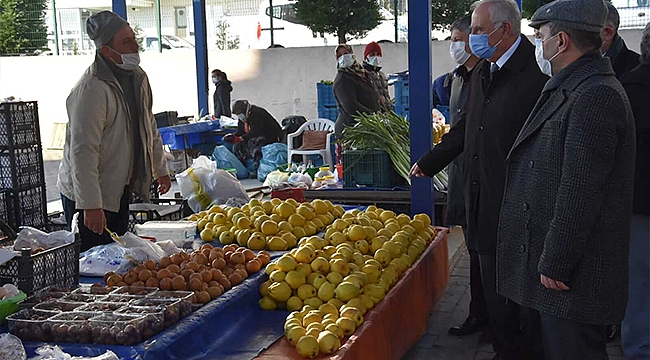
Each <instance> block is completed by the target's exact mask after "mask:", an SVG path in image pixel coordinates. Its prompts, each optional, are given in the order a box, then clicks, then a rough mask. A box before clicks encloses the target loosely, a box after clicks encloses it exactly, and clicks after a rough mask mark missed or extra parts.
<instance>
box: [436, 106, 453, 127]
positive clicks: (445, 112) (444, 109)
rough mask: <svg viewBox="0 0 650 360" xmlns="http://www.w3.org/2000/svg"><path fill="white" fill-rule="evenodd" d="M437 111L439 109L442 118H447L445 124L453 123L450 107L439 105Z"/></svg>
mask: <svg viewBox="0 0 650 360" xmlns="http://www.w3.org/2000/svg"><path fill="white" fill-rule="evenodd" d="M436 109H438V111H440V112H441V113H442V116H444V117H445V124H449V122H450V121H451V117H450V113H449V106H444V105H438V106H436Z"/></svg>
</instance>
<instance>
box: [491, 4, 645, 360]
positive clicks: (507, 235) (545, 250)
mask: <svg viewBox="0 0 650 360" xmlns="http://www.w3.org/2000/svg"><path fill="white" fill-rule="evenodd" d="M606 17H607V6H606V5H605V2H604V1H603V0H561V1H554V2H552V3H549V4H547V5H544V6H542V7H541V8H539V9H538V10H537V11H536V12H535V14H534V15H533V17H532V18H531V22H530V26H532V27H533V28H535V29H536V30H535V37H536V45H537V54H538V57H537V61H538V63H539V65H540V68H542V69H551V73H552V75H553V77H552V78H551V79H550V80H549V81H548V83H546V86H545V87H544V90H543V91H542V94H541V96H540V98H539V100H538V102H537V104H536V105H535V108H534V109H533V111H532V113H531V114H530V116H529V117H528V120H527V121H526V124H525V125H524V127H523V128H522V130H521V132H520V133H519V136H518V137H517V140H516V141H515V143H514V145H513V146H512V149H511V150H510V153H509V155H508V157H507V159H506V168H507V170H506V174H507V176H506V181H505V184H506V185H505V192H504V196H503V206H502V208H501V215H500V218H499V236H498V245H497V249H498V251H497V263H498V266H497V268H498V276H497V284H498V291H499V293H500V294H501V295H503V296H505V297H506V298H508V299H509V300H510V301H511V302H514V303H517V304H519V305H520V306H521V308H522V309H526V310H527V311H528V312H533V313H535V312H536V313H538V314H539V317H540V323H541V339H542V342H543V348H544V355H545V356H546V359H548V360H555V359H591V360H601V359H602V360H606V359H608V354H607V349H606V346H607V324H615V323H617V322H619V321H621V320H622V319H623V315H624V314H625V307H626V304H627V296H628V251H629V248H628V245H629V235H630V228H629V225H628V224H630V217H631V211H632V193H633V186H634V164H635V159H634V158H635V155H636V150H635V134H634V118H633V114H632V109H631V107H630V103H629V101H628V98H627V95H626V94H625V90H624V89H623V87H622V86H621V83H620V82H619V81H618V80H617V79H616V74H615V73H614V70H613V69H612V66H611V63H610V61H609V60H608V59H604V58H603V57H602V56H601V53H600V51H599V49H600V46H601V42H602V40H601V37H600V33H601V30H602V28H603V26H604V24H605V19H606ZM645 101H647V98H646V99H645ZM646 155H647V154H646ZM646 162H647V158H646ZM624 225H628V226H624ZM646 241H647V238H646ZM647 305H648V304H647V303H646V304H645V306H647Z"/></svg>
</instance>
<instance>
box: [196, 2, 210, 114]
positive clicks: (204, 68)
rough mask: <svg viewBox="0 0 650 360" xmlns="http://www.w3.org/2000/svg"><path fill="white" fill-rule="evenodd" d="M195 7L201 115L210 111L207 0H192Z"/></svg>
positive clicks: (197, 76) (198, 89)
mask: <svg viewBox="0 0 650 360" xmlns="http://www.w3.org/2000/svg"><path fill="white" fill-rule="evenodd" d="M192 5H193V7H194V51H195V53H196V91H197V95H198V100H199V104H198V110H199V112H198V114H199V116H203V115H206V114H208V113H210V111H209V109H208V91H209V89H208V42H207V33H206V20H205V0H192Z"/></svg>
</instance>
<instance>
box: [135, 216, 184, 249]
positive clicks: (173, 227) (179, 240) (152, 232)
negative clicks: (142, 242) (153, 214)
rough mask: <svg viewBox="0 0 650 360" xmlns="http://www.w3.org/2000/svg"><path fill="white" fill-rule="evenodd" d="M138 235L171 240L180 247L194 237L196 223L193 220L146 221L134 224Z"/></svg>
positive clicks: (159, 239)
mask: <svg viewBox="0 0 650 360" xmlns="http://www.w3.org/2000/svg"><path fill="white" fill-rule="evenodd" d="M134 229H135V233H136V234H137V235H138V236H147V237H153V238H156V240H158V241H162V240H172V241H173V242H174V244H176V246H180V247H182V246H183V245H184V244H185V242H187V241H193V240H194V238H195V237H196V223H195V222H193V221H148V222H146V223H144V224H138V225H135V226H134Z"/></svg>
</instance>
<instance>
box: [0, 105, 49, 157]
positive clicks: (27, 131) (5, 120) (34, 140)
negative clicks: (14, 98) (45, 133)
mask: <svg viewBox="0 0 650 360" xmlns="http://www.w3.org/2000/svg"><path fill="white" fill-rule="evenodd" d="M40 144H41V133H40V129H39V123H38V104H37V102H36V101H30V102H6V103H0V147H9V148H15V147H24V146H33V145H39V146H40Z"/></svg>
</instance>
